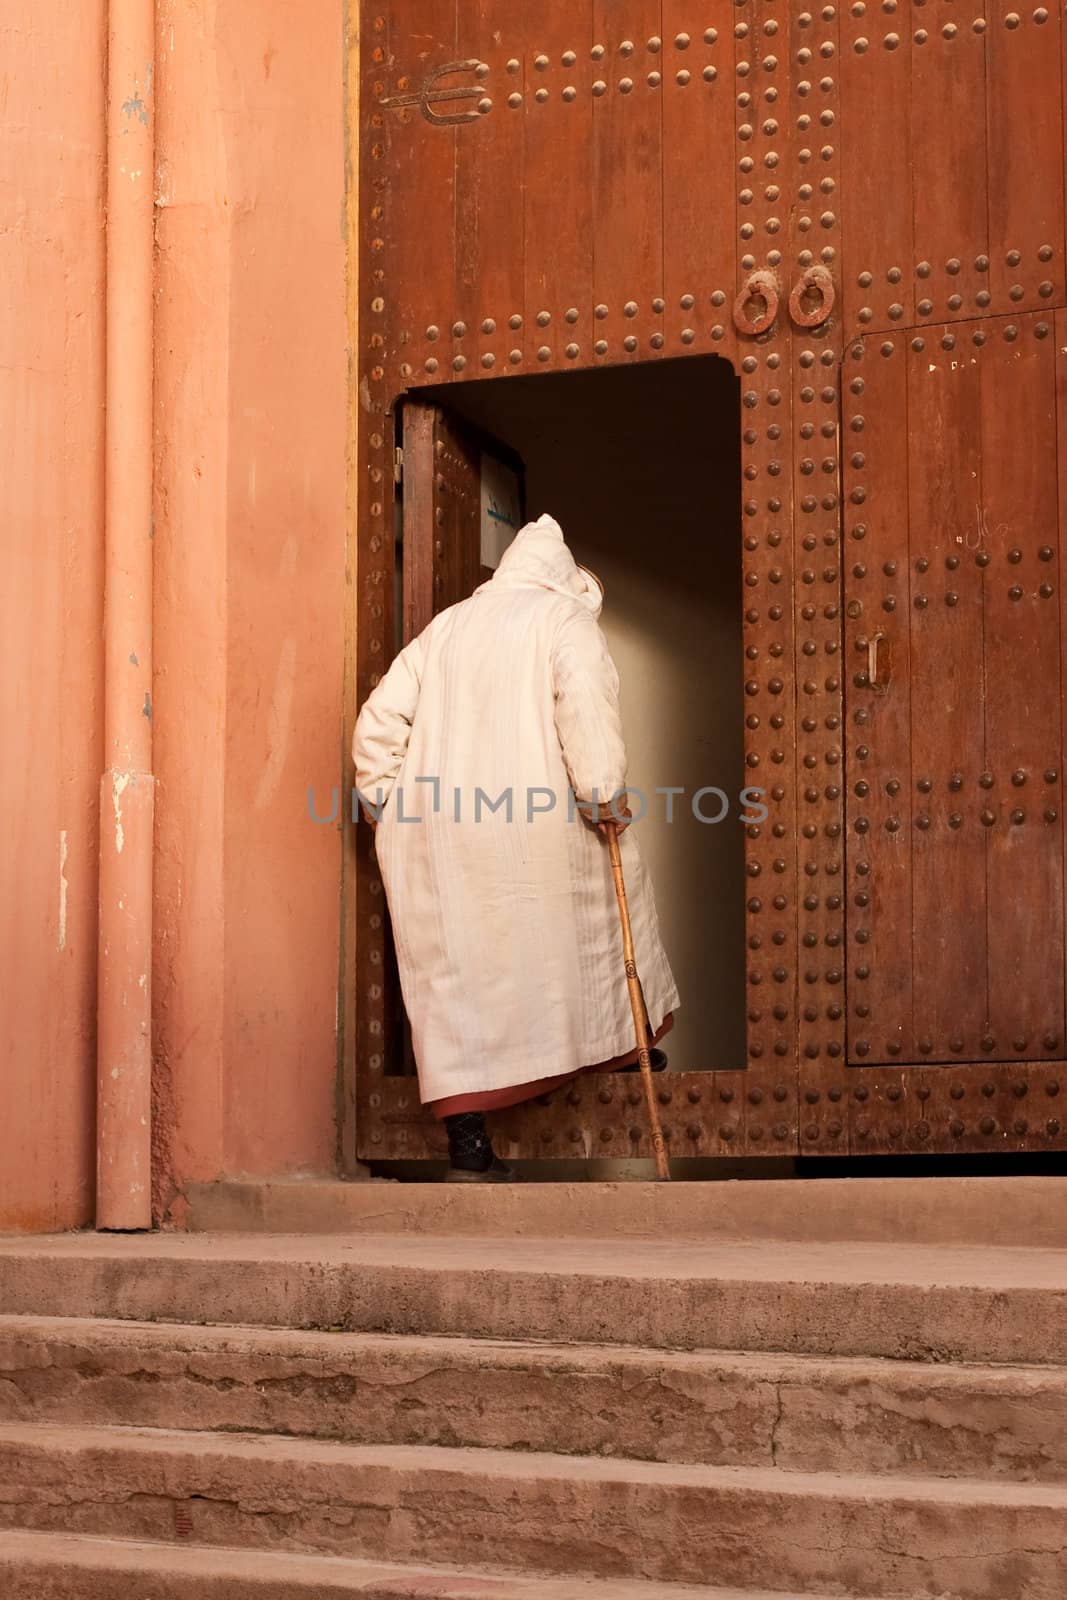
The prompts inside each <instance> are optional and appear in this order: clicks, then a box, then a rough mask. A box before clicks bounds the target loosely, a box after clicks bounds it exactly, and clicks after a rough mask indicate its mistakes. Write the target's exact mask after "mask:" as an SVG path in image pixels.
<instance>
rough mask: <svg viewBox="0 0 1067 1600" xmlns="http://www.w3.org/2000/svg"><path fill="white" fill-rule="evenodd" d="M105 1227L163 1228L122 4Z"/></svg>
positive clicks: (150, 225)
mask: <svg viewBox="0 0 1067 1600" xmlns="http://www.w3.org/2000/svg"><path fill="white" fill-rule="evenodd" d="M108 12H109V15H108V83H107V386H106V395H105V408H106V443H105V523H104V541H105V559H104V750H105V761H106V768H105V771H104V774H103V777H102V779H101V782H100V908H99V919H100V920H99V951H98V954H99V968H98V979H97V986H98V987H97V1005H98V1012H97V1017H98V1021H97V1027H98V1033H97V1131H96V1156H97V1160H96V1225H97V1227H98V1228H116V1229H134V1228H147V1227H149V1226H150V1225H151V1203H152V1197H151V1189H152V1183H151V1155H152V1129H151V1113H152V994H151V972H152V819H153V810H154V782H155V780H154V778H153V776H152V700H151V689H152V369H153V349H152V345H153V340H152V329H153V314H152V313H153V305H152V295H153V231H154V215H153V210H154V193H155V181H154V167H155V139H154V122H155V117H154V110H155V93H154V90H155V84H154V81H153V79H154V68H155V0H109V5H108Z"/></svg>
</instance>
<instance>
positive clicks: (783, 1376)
mask: <svg viewBox="0 0 1067 1600" xmlns="http://www.w3.org/2000/svg"><path fill="white" fill-rule="evenodd" d="M5 1337H10V1338H22V1339H30V1340H39V1342H40V1344H41V1345H42V1347H43V1348H52V1347H54V1346H57V1345H58V1346H64V1345H65V1346H70V1345H74V1344H77V1343H82V1342H84V1343H87V1344H94V1345H95V1346H96V1348H98V1349H122V1350H129V1349H131V1348H136V1347H137V1344H138V1341H143V1344H144V1347H145V1348H149V1347H150V1348H153V1349H159V1350H160V1351H161V1352H167V1353H174V1352H175V1351H176V1350H178V1349H179V1347H180V1348H181V1350H182V1351H183V1352H184V1349H185V1346H186V1345H188V1347H189V1349H188V1353H189V1354H190V1355H216V1354H224V1353H226V1350H227V1348H228V1347H229V1346H230V1345H231V1344H233V1343H234V1341H240V1340H249V1341H251V1342H253V1343H254V1344H255V1345H256V1346H257V1347H258V1349H257V1352H256V1353H260V1352H262V1353H263V1354H283V1355H284V1354H291V1355H292V1356H293V1357H294V1358H296V1357H298V1356H300V1355H301V1354H307V1355H309V1356H310V1355H316V1356H317V1355H320V1354H321V1353H322V1352H323V1351H327V1350H328V1351H330V1352H331V1353H338V1354H341V1353H344V1352H345V1351H346V1350H352V1351H374V1352H375V1353H381V1354H386V1353H396V1354H409V1355H411V1356H416V1355H422V1354H425V1355H427V1356H432V1357H433V1358H434V1359H440V1358H442V1357H447V1356H450V1355H451V1356H458V1357H459V1358H461V1361H462V1360H463V1359H469V1358H471V1357H473V1356H475V1355H477V1356H478V1357H480V1358H481V1359H480V1361H479V1364H480V1365H482V1366H491V1365H492V1363H493V1361H494V1360H497V1359H499V1360H500V1361H501V1364H503V1365H519V1364H521V1363H522V1362H523V1361H529V1362H531V1363H547V1362H565V1363H569V1364H571V1365H573V1366H574V1367H575V1368H576V1369H580V1368H584V1367H588V1366H590V1365H595V1364H597V1363H598V1362H601V1361H603V1362H605V1363H607V1362H617V1363H618V1364H619V1365H620V1366H626V1367H638V1366H640V1365H642V1364H644V1363H648V1362H654V1363H655V1364H656V1365H657V1366H664V1367H668V1368H671V1369H677V1370H680V1371H685V1372H689V1371H693V1370H695V1369H705V1368H709V1367H717V1368H720V1369H727V1370H731V1371H737V1372H738V1373H745V1372H748V1371H751V1372H753V1373H756V1372H757V1371H758V1372H759V1373H760V1374H762V1375H765V1377H766V1379H767V1381H789V1379H790V1378H791V1377H793V1376H796V1377H797V1378H798V1379H801V1378H804V1377H805V1376H806V1377H807V1378H809V1379H810V1378H812V1377H814V1376H818V1375H823V1374H833V1375H839V1376H843V1377H848V1376H852V1377H854V1378H856V1379H857V1380H859V1379H863V1378H870V1377H877V1378H879V1379H881V1380H894V1379H901V1380H903V1381H904V1383H905V1384H907V1383H909V1382H910V1383H914V1384H916V1385H920V1384H921V1385H922V1386H923V1387H924V1388H925V1387H927V1386H929V1385H933V1386H944V1387H952V1386H957V1385H958V1386H961V1387H962V1386H963V1385H964V1382H965V1380H967V1379H971V1380H974V1381H979V1380H984V1381H989V1382H993V1381H994V1380H1003V1382H1005V1383H1006V1382H1007V1381H1008V1380H1010V1379H1012V1378H1014V1379H1016V1380H1018V1381H1020V1382H1022V1381H1024V1380H1029V1381H1030V1382H1031V1383H1033V1384H1034V1385H1035V1386H1039V1387H1042V1388H1046V1389H1047V1388H1049V1387H1056V1386H1058V1385H1062V1386H1063V1387H1064V1388H1065V1389H1067V1361H1065V1362H1049V1363H1043V1362H1021V1361H1016V1362H998V1361H964V1360H961V1361H944V1362H941V1361H913V1360H909V1359H906V1358H904V1357H900V1356H877V1355H850V1354H847V1353H841V1354H834V1353H831V1352H814V1351H792V1350H777V1349H774V1350H742V1349H731V1348H730V1347H729V1346H718V1345H700V1346H695V1347H688V1348H679V1347H676V1346H658V1345H633V1344H610V1343H595V1342H593V1341H588V1342H587V1341H577V1340H559V1341H556V1340H547V1339H546V1340H537V1339H507V1338H502V1337H495V1336H493V1337H491V1336H485V1337H479V1336H478V1335H476V1334H475V1335H465V1334H449V1333H389V1332H384V1331H381V1330H378V1329H347V1330H338V1331H330V1330H328V1329H322V1328H294V1327H285V1326H277V1327H275V1326H272V1325H271V1324H269V1323H230V1322H217V1323H196V1322H159V1321H156V1322H145V1321H142V1320H138V1319H135V1318H129V1319H126V1318H121V1317H93V1316H85V1317H80V1316H73V1317H63V1316H43V1315H40V1314H37V1313H33V1312H23V1313H19V1312H4V1313H0V1341H2V1340H3V1339H4V1338H5ZM279 1346H282V1347H283V1348H282V1349H281V1350H279ZM20 1370H24V1369H20ZM34 1370H41V1371H46V1370H48V1368H46V1367H44V1366H42V1367H41V1368H40V1369H34ZM61 1370H62V1369H61ZM8 1371H9V1369H7V1368H4V1367H0V1377H3V1376H4V1375H5V1374H6V1373H7V1372H8ZM118 1375H119V1376H121V1374H118ZM180 1376H181V1374H175V1377H180Z"/></svg>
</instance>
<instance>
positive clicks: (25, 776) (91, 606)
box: [0, 0, 106, 1230]
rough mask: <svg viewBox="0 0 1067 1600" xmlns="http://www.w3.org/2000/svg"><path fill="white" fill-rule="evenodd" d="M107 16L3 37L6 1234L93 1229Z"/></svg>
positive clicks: (15, 1)
mask: <svg viewBox="0 0 1067 1600" xmlns="http://www.w3.org/2000/svg"><path fill="white" fill-rule="evenodd" d="M104 12H105V8H104V4H103V0H81V3H79V4H78V5H76V6H74V5H72V6H42V5H41V4H40V0H5V4H4V8H3V20H2V25H0V285H2V292H0V730H2V732H3V740H4V771H3V782H2V783H0V861H2V863H3V865H2V870H0V1228H7V1229H11V1228H25V1229H35V1230H44V1229H50V1228H66V1227H74V1226H77V1225H79V1224H82V1223H85V1222H87V1221H88V1220H89V1219H90V1218H91V1216H92V1187H93V1166H94V1071H95V1067H94V1026H93V1012H94V1007H95V998H96V864H95V863H96V816H97V786H98V784H99V781H100V770H101V728H100V692H101V670H102V655H101V647H100V628H101V613H102V602H101V596H102V560H101V558H102V549H103V476H102V453H101V452H102V438H103V435H102V424H103V381H104V366H103V362H104V344H103V337H104V311H103V293H104V234H103V200H104V56H105V46H106V35H105V29H104Z"/></svg>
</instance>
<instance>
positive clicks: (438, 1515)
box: [0, 1423, 1067, 1600]
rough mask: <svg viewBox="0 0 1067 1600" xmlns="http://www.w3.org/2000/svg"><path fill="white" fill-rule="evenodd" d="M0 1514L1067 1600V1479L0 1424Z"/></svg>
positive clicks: (233, 1537)
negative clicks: (839, 1470) (841, 1471)
mask: <svg viewBox="0 0 1067 1600" xmlns="http://www.w3.org/2000/svg"><path fill="white" fill-rule="evenodd" d="M0 1523H2V1524H3V1525H6V1526H14V1527H22V1528H27V1529H33V1530H37V1531H42V1532H43V1531H51V1532H61V1533H91V1534H98V1535H103V1536H106V1537H109V1538H134V1539H149V1540H155V1541H165V1540H168V1539H173V1538H174V1537H175V1536H176V1535H177V1534H181V1535H184V1536H187V1537H189V1538H190V1539H192V1540H195V1541H196V1542H197V1543H199V1544H206V1545H222V1546H227V1547H230V1548H242V1547H243V1548H253V1549H279V1548H285V1549H286V1550H288V1551H289V1552H291V1553H295V1552H301V1551H302V1552H306V1553H314V1554H318V1555H332V1556H343V1557H346V1558H350V1559H354V1558H358V1559H363V1560H367V1559H374V1560H386V1561H392V1562H399V1563H404V1562H442V1563H451V1564H453V1565H457V1566H459V1565H461V1564H462V1565H465V1566H466V1567H467V1569H468V1570H472V1569H477V1568H480V1567H483V1566H484V1567H491V1566H494V1565H495V1566H497V1567H500V1568H503V1569H504V1570H512V1571H521V1572H526V1573H528V1574H530V1575H531V1576H533V1575H551V1574H557V1575H560V1576H566V1577H568V1578H571V1577H576V1576H577V1577H582V1576H585V1577H596V1578H598V1579H600V1580H601V1581H602V1582H603V1581H607V1580H611V1579H615V1578H618V1579H629V1580H636V1579H640V1580H642V1581H644V1582H655V1583H668V1582H677V1583H690V1584H700V1583H706V1582H707V1581H708V1580H709V1578H714V1581H715V1582H716V1583H718V1584H720V1585H722V1586H725V1587H727V1588H728V1587H729V1586H731V1585H733V1586H734V1587H736V1588H740V1589H746V1588H748V1589H756V1588H763V1589H768V1588H769V1589H771V1590H772V1591H778V1592H781V1591H784V1592H785V1593H787V1594H790V1595H795V1594H796V1593H797V1592H798V1591H801V1592H812V1591H814V1592H815V1593H818V1592H819V1591H820V1590H822V1591H826V1592H830V1593H834V1594H837V1595H851V1596H855V1595H861V1594H864V1595H871V1594H874V1595H878V1596H880V1597H882V1600H891V1597H901V1600H903V1597H907V1600H915V1597H918V1596H926V1597H933V1596H938V1597H942V1596H952V1597H953V1600H1007V1597H1011V1600H1062V1596H1063V1594H1064V1593H1065V1592H1067V1487H1064V1486H1061V1485H1049V1484H1043V1485H1031V1484H1027V1485H1023V1484H1014V1483H988V1482H981V1481H977V1480H972V1479H962V1480H952V1481H949V1480H945V1479H938V1478H915V1477H902V1476H888V1475H887V1476H880V1477H871V1476H859V1475H847V1476H843V1475H838V1474H831V1473H791V1472H781V1471H779V1470H777V1469H775V1468H767V1467H758V1468H757V1467H732V1468H730V1467H708V1466H698V1465H677V1464H669V1465H665V1464H662V1463H658V1462H644V1461H625V1462H622V1461H603V1460H598V1459H595V1458H591V1457H574V1456H560V1455H546V1454H527V1455H523V1454H519V1453H517V1452H511V1451H503V1450H459V1449H431V1448H426V1447H422V1446H411V1445H407V1446H404V1445H376V1446H353V1445H344V1444H338V1443H333V1442H326V1441H322V1440H311V1439H291V1438H278V1437H276V1436H274V1435H247V1434H231V1435H223V1434H215V1433H187V1432H171V1431H164V1430H153V1429H137V1428H127V1427H121V1428H119V1427H116V1428H89V1427H86V1428H65V1427H55V1426H49V1425H41V1424H38V1425H25V1424H18V1423H9V1424H6V1425H3V1426H0Z"/></svg>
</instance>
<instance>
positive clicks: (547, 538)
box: [474, 512, 604, 617]
mask: <svg viewBox="0 0 1067 1600" xmlns="http://www.w3.org/2000/svg"><path fill="white" fill-rule="evenodd" d="M490 588H493V589H501V588H508V589H525V588H540V589H552V590H554V591H555V593H556V594H567V595H570V596H571V598H572V599H575V600H577V601H578V602H579V604H581V605H583V606H585V607H586V608H587V609H588V610H589V611H591V612H592V613H593V615H594V616H595V617H596V616H599V615H600V609H601V607H602V605H603V604H604V589H603V585H602V584H601V582H600V579H599V578H598V577H597V576H596V574H595V573H593V572H590V571H589V569H588V567H580V566H579V565H578V563H577V561H575V559H574V557H573V555H572V554H571V552H570V550H569V549H568V547H567V544H566V541H565V540H564V537H563V529H562V528H561V527H560V525H559V523H558V522H557V521H556V519H555V517H550V516H549V515H548V513H547V512H545V513H544V515H543V516H540V517H538V519H537V521H536V522H528V523H527V524H526V526H525V527H523V528H520V529H519V531H518V533H517V534H516V535H515V537H514V539H513V540H512V541H511V543H510V544H509V545H508V547H507V549H506V550H505V551H504V554H503V555H502V556H501V558H500V565H499V566H498V567H497V569H496V571H495V572H494V573H493V576H492V577H491V578H490V579H488V581H487V582H486V583H483V584H480V585H479V587H478V588H477V589H476V590H475V591H474V592H475V594H481V593H482V592H483V591H484V590H486V589H490Z"/></svg>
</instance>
